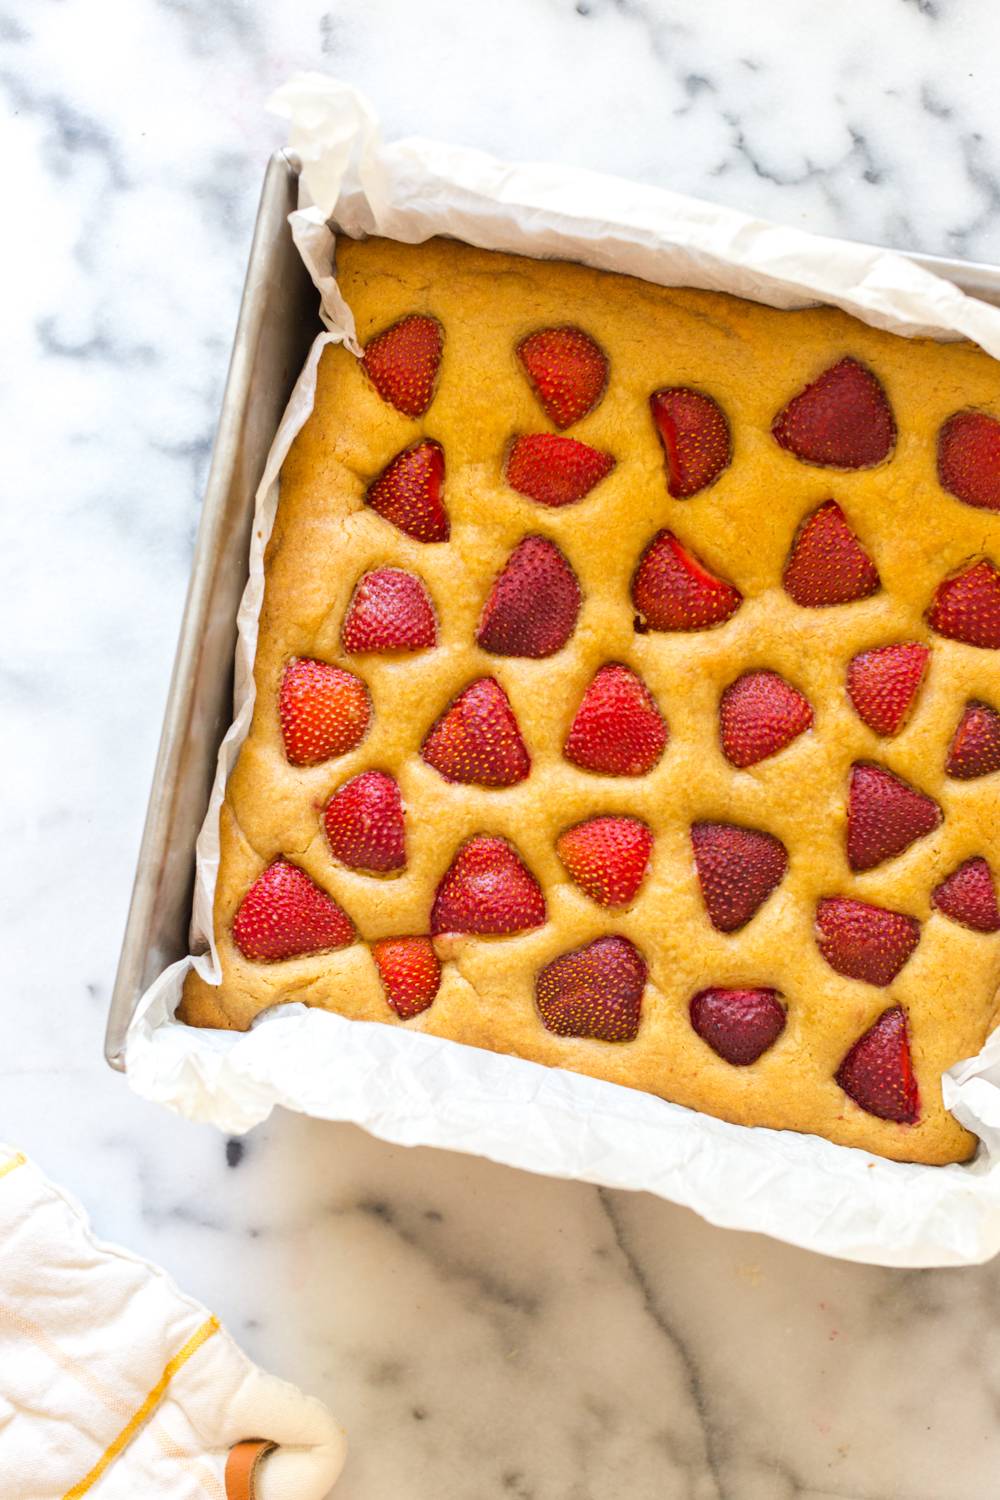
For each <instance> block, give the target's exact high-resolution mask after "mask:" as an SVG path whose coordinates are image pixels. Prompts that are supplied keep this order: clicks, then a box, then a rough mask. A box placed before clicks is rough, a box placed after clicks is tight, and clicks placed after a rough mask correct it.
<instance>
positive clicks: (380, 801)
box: [323, 771, 406, 873]
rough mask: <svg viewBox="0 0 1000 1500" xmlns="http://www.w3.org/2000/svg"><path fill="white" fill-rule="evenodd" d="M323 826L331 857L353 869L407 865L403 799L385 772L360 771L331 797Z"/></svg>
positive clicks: (381, 868)
mask: <svg viewBox="0 0 1000 1500" xmlns="http://www.w3.org/2000/svg"><path fill="white" fill-rule="evenodd" d="M323 826H324V828H325V829H326V836H327V838H328V839H329V840H330V848H331V849H332V850H333V853H334V856H335V857H336V858H337V859H339V860H340V861H341V863H342V864H345V865H347V866H348V867H349V868H350V869H352V870H376V871H378V872H380V873H384V872H385V871H387V870H401V869H403V867H404V865H405V864H406V845H405V828H404V825H403V801H402V798H401V797H400V795H399V787H398V786H397V785H396V783H395V782H394V781H393V779H392V777H391V776H387V775H386V774H385V772H384V771H362V773H361V775H360V776H354V777H352V779H351V780H350V781H348V782H345V784H344V785H343V786H342V787H341V788H340V791H339V792H336V793H335V794H334V796H332V797H331V798H330V800H329V802H328V803H327V804H326V812H325V813H324V814H323Z"/></svg>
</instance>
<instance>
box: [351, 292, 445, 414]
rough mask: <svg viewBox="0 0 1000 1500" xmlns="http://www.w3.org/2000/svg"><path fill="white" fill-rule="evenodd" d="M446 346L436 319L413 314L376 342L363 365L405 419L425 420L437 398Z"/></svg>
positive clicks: (394, 325) (370, 347)
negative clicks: (436, 385)
mask: <svg viewBox="0 0 1000 1500" xmlns="http://www.w3.org/2000/svg"><path fill="white" fill-rule="evenodd" d="M443 344H444V335H443V334H442V332H441V324H440V323H439V322H437V320H436V319H435V318H423V317H420V316H419V315H418V314H416V313H411V314H410V316H409V317H408V318H401V319H400V321H399V322H398V323H393V325H392V327H391V328H387V329H386V330H385V332H384V333H380V334H379V336H378V338H376V339H372V341H371V343H370V344H369V345H368V346H367V348H366V349H365V353H364V358H363V359H362V361H361V363H362V365H363V367H364V369H365V371H366V373H367V374H368V376H369V378H370V380H371V382H372V384H373V385H374V387H375V389H376V390H377V391H378V393H379V395H380V396H381V397H382V400H383V401H388V403H389V405H390V406H394V407H395V408H396V410H397V411H401V412H402V413H403V416H404V417H421V416H423V414H424V412H425V411H426V410H427V408H428V407H429V406H430V404H431V400H432V398H433V395H434V382H435V380H436V379H437V372H438V366H439V365H440V363H441V349H442V346H443Z"/></svg>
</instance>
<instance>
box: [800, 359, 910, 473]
mask: <svg viewBox="0 0 1000 1500" xmlns="http://www.w3.org/2000/svg"><path fill="white" fill-rule="evenodd" d="M771 432H772V433H773V435H774V438H775V440H776V442H777V443H778V444H779V446H780V447H782V448H786V449H787V450H788V451H789V452H790V453H794V454H795V457H796V458H798V459H801V460H802V462H803V463H806V464H818V465H819V466H820V467H821V468H824V469H870V468H872V467H873V465H875V464H880V463H881V462H882V460H883V459H885V458H888V457H889V454H890V453H891V452H892V450H893V448H894V447H895V443H896V423H895V421H894V420H893V415H892V411H891V409H890V406H889V403H888V401H887V400H886V398H885V391H884V390H883V389H882V383H881V381H880V380H879V379H878V378H877V376H875V375H873V374H872V372H871V370H868V369H866V368H865V366H864V365H862V364H859V363H858V361H857V360H856V359H851V358H850V357H848V358H846V359H842V360H839V361H838V362H837V364H835V365H831V366H830V368H829V369H828V370H825V371H824V372H823V374H822V375H821V376H820V377H819V379H818V380H814V381H813V383H812V384H811V385H807V386H806V387H805V389H804V390H802V391H800V392H799V394H798V395H797V396H794V397H793V398H792V400H791V401H789V403H788V405H787V406H786V407H785V409H784V411H782V412H779V413H778V415H777V416H776V417H775V419H774V425H773V426H772V428H771Z"/></svg>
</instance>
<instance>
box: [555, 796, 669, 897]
mask: <svg viewBox="0 0 1000 1500" xmlns="http://www.w3.org/2000/svg"><path fill="white" fill-rule="evenodd" d="M556 848H557V849H558V851H559V858H560V859H561V860H562V862H563V864H564V865H565V866H566V868H567V870H568V871H569V873H570V874H571V875H572V877H573V879H574V880H575V881H576V883H577V885H578V886H579V887H580V889H581V890H582V891H583V892H585V894H586V895H588V896H589V897H590V899H591V900H592V901H596V902H597V904H598V906H626V905H627V904H628V903H629V902H630V901H631V900H632V899H633V897H634V896H635V893H636V891H638V889H639V887H640V886H641V885H642V882H643V881H644V880H645V878H646V868H647V866H648V865H649V856H650V854H651V853H652V852H653V835H652V834H651V833H650V831H649V829H648V828H647V827H646V825H645V823H640V822H639V820H638V818H591V819H590V820H589V822H587V823H580V824H578V825H577V827H576V828H568V829H567V830H566V832H565V833H563V834H560V836H559V838H558V839H556Z"/></svg>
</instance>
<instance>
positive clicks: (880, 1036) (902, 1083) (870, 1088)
mask: <svg viewBox="0 0 1000 1500" xmlns="http://www.w3.org/2000/svg"><path fill="white" fill-rule="evenodd" d="M834 1076H835V1077H836V1080H837V1082H838V1083H839V1084H840V1087H841V1088H842V1089H843V1090H844V1093H845V1094H846V1095H847V1096H848V1098H850V1099H853V1100H854V1102H855V1104H858V1105H860V1106H861V1108H862V1109H863V1110H864V1111H865V1112H866V1114H869V1115H877V1116H878V1118H879V1119H880V1120H895V1122H896V1124H897V1125H914V1124H915V1123H916V1121H917V1120H918V1119H919V1117H920V1095H919V1093H918V1091H917V1080H916V1078H914V1076H913V1062H912V1060H911V1058H910V1042H909V1037H908V1036H907V1032H906V1016H905V1015H904V1014H903V1007H902V1006H901V1005H893V1006H892V1007H891V1008H890V1009H889V1010H884V1011H883V1012H882V1014H881V1015H880V1016H879V1018H878V1020H877V1021H876V1022H875V1025H874V1026H870V1027H869V1028H868V1030H867V1031H866V1032H865V1034H864V1036H863V1037H861V1038H860V1039H859V1040H858V1041H856V1042H855V1043H854V1046H853V1047H852V1048H851V1050H850V1052H848V1054H847V1056H846V1057H845V1058H844V1061H843V1062H842V1063H841V1065H840V1067H839V1068H838V1069H837V1072H836V1074H835V1075H834Z"/></svg>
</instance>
